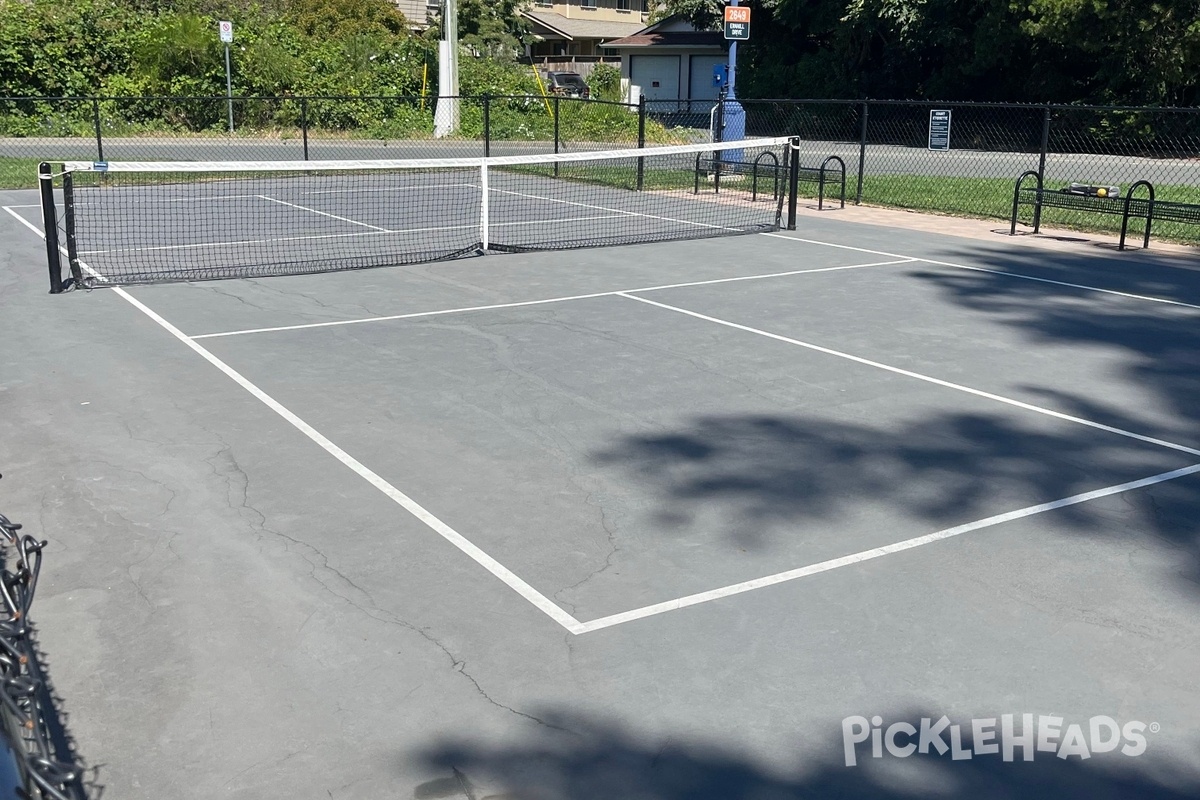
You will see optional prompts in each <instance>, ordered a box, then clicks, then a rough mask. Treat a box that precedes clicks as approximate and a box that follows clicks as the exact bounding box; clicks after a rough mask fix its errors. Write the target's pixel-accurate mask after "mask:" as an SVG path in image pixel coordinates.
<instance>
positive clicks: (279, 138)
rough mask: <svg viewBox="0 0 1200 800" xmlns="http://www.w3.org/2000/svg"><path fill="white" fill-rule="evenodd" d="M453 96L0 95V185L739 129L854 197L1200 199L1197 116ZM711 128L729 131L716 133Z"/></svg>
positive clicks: (644, 140)
mask: <svg viewBox="0 0 1200 800" xmlns="http://www.w3.org/2000/svg"><path fill="white" fill-rule="evenodd" d="M456 101H457V107H458V118H459V124H458V127H457V131H456V133H455V134H454V135H453V136H449V137H444V138H435V137H434V120H435V112H436V103H437V100H436V98H420V97H235V98H233V99H232V100H229V99H227V98H225V97H29V98H12V97H0V186H2V187H9V188H14V187H31V186H33V185H35V183H36V166H37V163H38V162H39V161H43V160H50V161H53V160H106V159H107V160H176V159H186V160H301V159H314V160H315V159H335V158H352V159H359V158H367V159H369V158H409V157H412V158H436V157H453V156H468V157H470V156H485V155H510V154H515V153H554V152H564V151H571V150H581V149H606V148H614V147H636V146H643V145H653V144H660V143H661V144H668V143H683V142H703V141H708V140H712V139H716V138H731V136H730V135H727V134H734V135H740V134H741V132H742V131H743V130H744V135H745V136H749V137H756V136H787V135H797V136H799V137H801V139H802V140H803V143H802V153H801V159H802V164H803V165H805V166H816V165H819V164H820V163H821V161H822V160H823V159H824V158H825V157H826V156H830V155H837V156H839V157H841V158H842V159H843V160H844V161H845V163H846V165H847V167H848V172H849V173H850V174H849V175H848V179H849V180H848V182H849V189H850V192H849V193H850V196H851V197H852V198H853V199H854V201H855V202H857V203H864V204H871V205H882V206H891V207H897V208H907V209H914V210H922V211H931V212H936V213H943V214H954V215H962V216H971V217H981V218H988V219H1007V217H1008V215H1009V213H1010V210H1011V203H1012V190H1013V182H1014V181H1015V179H1016V177H1017V176H1018V175H1020V174H1021V173H1022V172H1024V171H1026V170H1039V171H1040V172H1041V173H1042V174H1043V176H1044V179H1045V182H1046V185H1047V186H1050V187H1053V186H1056V185H1063V184H1066V183H1069V182H1079V183H1090V184H1096V185H1106V186H1111V185H1116V186H1122V187H1128V186H1129V185H1130V184H1132V183H1133V182H1135V181H1138V180H1148V181H1151V182H1152V183H1154V185H1155V187H1156V189H1157V193H1158V197H1159V199H1162V200H1177V201H1184V202H1200V109H1198V108H1125V107H1100V106H1061V105H1058V106H1055V105H1015V104H1002V103H960V102H953V103H950V102H947V103H935V102H912V101H876V100H871V101H848V100H741V101H739V102H740V106H739V108H740V110H739V111H737V112H735V113H722V114H718V113H716V101H715V100H712V99H710V100H703V101H678V102H677V101H667V102H663V101H655V100H649V101H647V100H643V102H641V103H639V104H636V105H634V104H625V103H613V102H606V101H601V100H580V99H576V98H567V97H541V96H479V97H462V98H456ZM725 110H726V111H733V107H731V106H730V107H727V108H726V109H725ZM932 111H949V112H950V120H951V121H950V132H949V146H948V148H947V149H945V150H932V149H930V146H929V145H930V137H929V134H930V112H932ZM231 116H232V121H233V129H232V132H231V131H230V126H229V120H230V117H231ZM717 120H723V121H724V122H725V130H723V131H719V130H714V128H715V126H716V124H717ZM731 123H732V124H733V125H734V127H733V129H732V130H731V128H730V125H731ZM1044 222H1045V223H1046V224H1047V225H1058V226H1064V227H1071V228H1078V229H1085V230H1088V229H1098V230H1105V229H1107V228H1106V226H1107V225H1108V224H1109V222H1110V221H1109V220H1103V219H1100V220H1097V219H1096V217H1094V216H1090V215H1089V216H1080V215H1078V214H1077V213H1073V212H1070V211H1064V210H1053V211H1048V212H1047V215H1046V217H1045V218H1044ZM1156 230H1157V233H1158V234H1161V235H1166V236H1169V237H1171V238H1180V239H1184V240H1190V239H1193V238H1194V237H1196V236H1197V232H1196V231H1194V230H1191V229H1188V228H1181V229H1179V230H1172V229H1170V228H1162V229H1158V228H1157V227H1156Z"/></svg>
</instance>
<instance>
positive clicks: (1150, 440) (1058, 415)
mask: <svg viewBox="0 0 1200 800" xmlns="http://www.w3.org/2000/svg"><path fill="white" fill-rule="evenodd" d="M618 295H619V296H620V297H625V298H627V299H629V300H636V301H637V302H639V303H645V304H647V305H651V306H657V307H658V308H662V309H665V310H667V311H674V312H675V313H677V314H684V315H685V316H689V317H694V318H695V319H699V320H703V321H705V322H712V323H715V324H717V325H723V326H725V327H726V328H733V329H734V330H739V331H745V332H746V333H753V334H755V335H756V336H764V337H766V338H768V339H774V340H775V341H777V342H783V343H784V344H790V345H795V346H796V347H803V348H805V349H806V350H813V351H815V352H817V353H824V354H825V355H830V356H837V357H838V358H844V359H846V360H847V361H853V362H855V363H856V364H863V365H864V366H868V367H874V368H875V369H881V370H884V371H886V372H891V373H894V374H896V375H903V376H904V377H906V378H915V379H917V380H919V381H924V382H926V383H932V384H934V385H935V386H941V387H944V388H946V389H953V390H955V391H958V392H964V393H966V394H970V395H974V396H976V397H982V398H984V399H987V400H995V401H996V402H998V403H1005V404H1006V405H1010V406H1015V407H1017V408H1022V409H1025V410H1026V411H1033V412H1036V413H1038V414H1044V415H1046V416H1048V417H1054V418H1055V419H1061V420H1063V421H1065V422H1074V423H1076V424H1078V425H1085V426H1087V427H1089V428H1095V429H1096V430H1101V431H1106V432H1108V433H1115V434H1116V435H1118V436H1124V437H1126V438H1128V439H1136V440H1137V441H1139V442H1146V443H1147V444H1153V445H1157V446H1159V447H1165V448H1167V449H1169V450H1178V451H1179V452H1181V453H1188V454H1189V455H1194V456H1200V450H1198V449H1196V448H1194V447H1188V446H1187V445H1182V444H1176V443H1175V442H1168V441H1165V440H1163V439H1156V438H1154V437H1153V436H1145V435H1143V434H1140V433H1134V432H1133V431H1127V430H1125V429H1124V428H1117V427H1114V426H1112V425H1105V424H1104V423H1102V422H1094V421H1092V420H1090V419H1084V418H1083V417H1076V416H1072V415H1071V414H1064V413H1062V412H1061V411H1054V410H1053V409H1049V408H1046V407H1044V406H1035V405H1033V404H1032V403H1026V402H1023V401H1021V400H1014V399H1013V398H1011V397H1005V396H1003V395H999V394H992V393H991V392H985V391H982V390H980V389H972V388H971V387H970V386H963V385H962V384H959V383H951V382H950V381H944V380H942V379H941V378H935V377H933V376H931V375H925V374H923V373H920V372H913V371H912V370H907V369H901V368H900V367H893V366H891V365H889V364H884V363H881V362H879V361H872V360H871V359H869V358H863V357H861V356H856V355H851V354H850V353H844V352H842V351H841V350H834V349H832V348H829V347H822V346H821V345H818V344H812V343H811V342H803V341H800V340H799V339H793V338H791V337H789V336H781V335H780V334H778V333H771V332H770V331H764V330H762V329H761V328H751V327H750V326H749V325H741V324H739V323H737V322H730V321H729V320H725V319H720V318H718V317H710V316H708V315H707V314H701V313H699V312H696V311H689V310H688V309H686V308H680V307H679V306H672V305H667V304H666V303H660V302H658V301H657V300H651V299H649V298H647V297H638V296H636V295H633V294H629V293H627V292H619V293H618Z"/></svg>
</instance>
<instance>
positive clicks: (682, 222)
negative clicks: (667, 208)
mask: <svg viewBox="0 0 1200 800" xmlns="http://www.w3.org/2000/svg"><path fill="white" fill-rule="evenodd" d="M491 191H493V192H497V193H499V194H511V195H513V196H514V197H526V198H529V199H530V200H546V201H548V202H551V203H561V204H562V205H565V206H578V207H579V208H591V209H594V210H596V211H613V212H616V213H617V214H623V215H625V216H628V217H641V218H643V219H656V220H659V221H660V222H678V223H679V224H680V225H693V226H695V227H697V228H712V229H713V230H717V231H736V230H740V229H739V228H730V227H728V226H726V225H710V224H709V223H707V222H694V221H692V220H690V219H676V218H675V217H663V216H659V215H658V214H643V213H642V212H640V211H626V210H625V209H623V208H611V207H609V206H598V205H593V204H592V203H580V202H577V201H574V200H562V199H560V198H557V197H546V196H545V195H540V194H529V193H527V192H514V191H512V190H511V189H496V188H492V189H491ZM906 257H907V256H896V258H906Z"/></svg>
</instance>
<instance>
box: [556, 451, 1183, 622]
mask: <svg viewBox="0 0 1200 800" xmlns="http://www.w3.org/2000/svg"><path fill="white" fill-rule="evenodd" d="M1196 473H1200V464H1193V465H1192V466H1190V467H1183V468H1182V469H1175V470H1171V471H1170V472H1160V473H1159V474H1157V475H1151V476H1150V477H1149V478H1142V479H1140V480H1136V481H1129V482H1128V483H1119V484H1117V485H1115V486H1106V487H1105V488H1103V489H1096V490H1094V491H1091V492H1084V493H1082V494H1076V495H1071V496H1070V497H1064V498H1063V499H1062V500H1054V501H1051V502H1049V503H1040V504H1038V505H1036V506H1027V507H1025V508H1020V509H1017V510H1016V511H1009V512H1006V513H1004V514H997V515H995V516H993V517H988V518H987V519H981V520H978V521H977V522H968V523H967V524H965V525H957V526H955V527H953V528H946V529H945V530H941V531H937V532H936V533H929V534H926V535H924V536H917V537H914V538H912V539H905V540H904V541H902V542H896V543H895V544H888V545H884V546H882V547H875V548H872V549H870V550H863V551H860V552H858V553H852V554H850V555H848V556H842V557H840V558H833V559H830V560H828V561H822V562H820V563H817V564H810V565H809V566H807V567H800V568H799V569H792V570H788V571H786V572H779V573H776V574H774V575H767V576H766V577H762V578H755V579H753V580H749V581H743V582H742V583H734V584H731V585H729V586H722V587H721V588H719V589H710V590H709V591H706V592H699V593H697V594H690V595H687V596H686V597H680V598H677V599H675V600H667V601H666V602H663V603H655V604H654V605H649V606H644V607H642V608H635V609H633V610H632V611H624V612H622V613H620V614H613V615H611V616H607V617H600V618H599V619H594V620H591V621H589V622H584V623H582V624H580V625H579V627H578V629H577V630H576V631H575V633H577V634H584V633H592V632H593V631H598V630H602V629H604V628H611V627H613V626H614V625H621V624H623V623H626V622H633V621H634V620H639V619H645V618H646V617H653V616H655V615H657V614H665V613H666V612H668V611H677V610H679V609H681V608H687V607H688V606H695V605H699V604H700V603H709V602H712V601H713V600H720V599H722V598H725V597H730V596H732V595H735V594H742V593H744V592H752V591H754V590H756V589H763V588H766V587H768V586H775V585H776V584H780V583H786V582H787V581H794V580H797V579H799V578H807V577H809V576H810V575H818V574H820V573H822V572H829V571H830V570H835V569H840V568H841V567H850V566H854V565H855V564H861V563H863V562H864V561H870V560H871V559H875V558H880V557H882V556H889V555H893V554H894V553H901V552H904V551H905V550H912V549H913V548H916V547H923V546H924V545H927V544H933V543H934V542H940V541H943V540H945V539H951V538H953V537H955V536H961V535H962V534H964V533H970V532H972V531H977V530H980V529H982V528H990V527H993V526H995V525H1000V524H1002V523H1005V522H1012V521H1013V520H1017V519H1023V518H1025V517H1032V516H1034V515H1035V514H1043V513H1045V512H1047V511H1054V510H1056V509H1060V508H1066V507H1067V506H1073V505H1078V504H1079V503H1086V502H1088V501H1089V500H1097V499H1099V498H1101V497H1108V496H1110V495H1114V494H1121V493H1123V492H1129V491H1133V490H1135V489H1143V488H1145V487H1147V486H1154V485H1155V484H1158V483H1164V482H1166V481H1173V480H1176V479H1177V478H1184V477H1187V476H1188V475H1195V474H1196Z"/></svg>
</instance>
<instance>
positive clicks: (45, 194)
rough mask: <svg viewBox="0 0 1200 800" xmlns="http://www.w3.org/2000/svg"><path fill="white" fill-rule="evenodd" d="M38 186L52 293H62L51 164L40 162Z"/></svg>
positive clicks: (60, 257)
mask: <svg viewBox="0 0 1200 800" xmlns="http://www.w3.org/2000/svg"><path fill="white" fill-rule="evenodd" d="M38 188H39V189H40V190H41V196H42V228H43V229H44V230H45V231H46V263H47V266H48V267H49V268H50V294H61V293H62V290H63V280H62V254H61V253H60V252H59V250H58V214H57V212H56V211H55V209H54V173H53V171H52V170H51V169H50V164H48V163H47V162H45V161H43V162H42V163H41V164H38Z"/></svg>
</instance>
